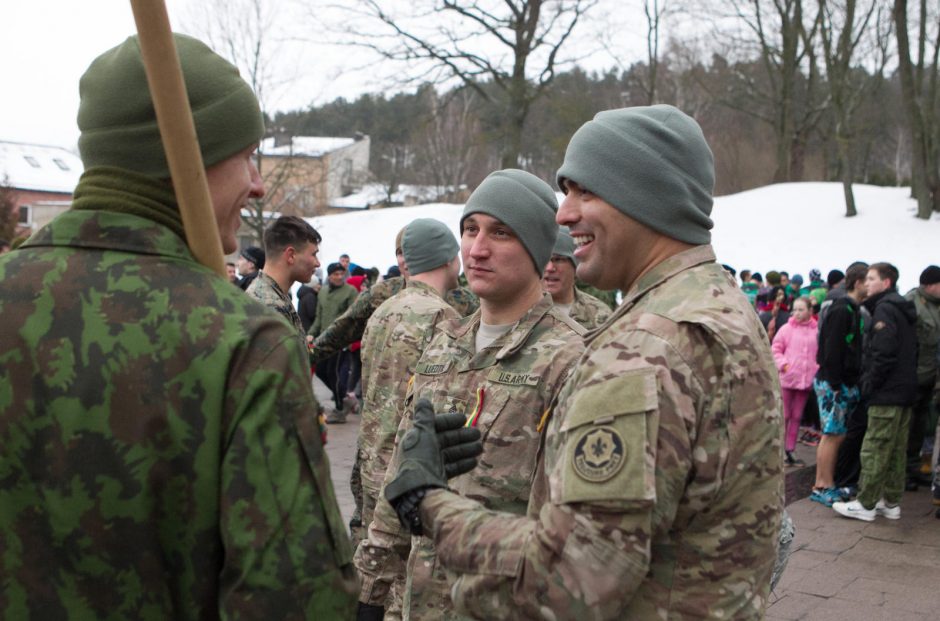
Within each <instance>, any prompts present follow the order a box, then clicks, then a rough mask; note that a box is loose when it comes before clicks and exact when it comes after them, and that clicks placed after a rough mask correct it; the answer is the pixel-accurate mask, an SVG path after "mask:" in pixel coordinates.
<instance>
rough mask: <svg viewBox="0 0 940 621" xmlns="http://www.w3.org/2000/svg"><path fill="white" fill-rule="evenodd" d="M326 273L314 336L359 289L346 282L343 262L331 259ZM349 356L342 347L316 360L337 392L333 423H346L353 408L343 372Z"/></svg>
mask: <svg viewBox="0 0 940 621" xmlns="http://www.w3.org/2000/svg"><path fill="white" fill-rule="evenodd" d="M326 273H327V282H326V284H325V285H324V286H323V287H321V288H320V292H319V293H318V294H317V316H316V318H314V320H313V325H311V326H310V330H309V331H308V333H309V334H310V335H311V336H312V337H313V338H314V339H316V337H317V336H319V334H320V332H322V331H323V329H324V328H325V327H326V326H328V325H330V323H332V322H333V320H334V319H336V318H337V317H339V316H340V315H342V314H343V313H344V312H346V309H348V308H349V307H350V306H351V305H352V303H353V300H355V299H356V295H357V293H358V292H357V291H356V288H355V287H353V286H352V285H349V284H347V283H346V268H345V267H343V265H342V264H341V263H330V264H329V265H328V266H327V268H326ZM348 356H349V351H348V350H347V349H345V348H340V349H339V350H338V351H337V352H336V353H334V354H333V355H332V356H330V357H329V358H319V359H318V360H317V361H316V362H315V364H316V365H317V368H316V374H317V377H319V378H320V379H321V380H322V381H323V383H324V384H326V387H327V388H329V389H330V392H331V393H332V395H333V410H332V411H331V412H330V413H329V414H327V416H326V422H328V423H330V424H343V423H345V422H346V414H347V413H348V411H349V410H350V400H349V399H348V398H347V396H346V378H345V377H343V376H342V373H341V371H342V370H343V369H347V370H348V368H349V367H348V366H347V362H346V360H345V358H346V357H348Z"/></svg>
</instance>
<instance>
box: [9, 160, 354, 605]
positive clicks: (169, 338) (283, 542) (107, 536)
mask: <svg viewBox="0 0 940 621" xmlns="http://www.w3.org/2000/svg"><path fill="white" fill-rule="evenodd" d="M86 174H87V173H86ZM169 192H170V196H172V191H171V190H170V191H169ZM76 196H77V194H76ZM0 281H2V282H3V287H2V288H0V315H2V317H3V329H2V330H0V447H2V450H0V480H2V482H3V483H2V485H0V551H2V552H0V575H2V576H3V579H2V580H0V617H3V618H7V619H27V618H33V619H50V618H74V619H105V618H108V619H196V618H218V617H220V616H221V617H223V618H234V617H248V618H258V619H260V618H269V619H287V618H290V619H311V618H318V619H337V618H344V617H345V618H349V617H350V616H351V615H352V614H353V606H354V604H355V592H356V580H355V576H354V574H353V571H352V566H351V564H350V560H351V556H352V554H351V550H350V546H349V541H348V538H347V535H346V533H345V530H344V527H343V523H342V520H341V517H340V514H339V509H338V507H337V505H336V500H335V497H334V494H333V487H332V484H331V482H330V475H329V464H328V462H327V457H326V455H325V454H324V451H323V446H322V445H321V442H320V436H319V433H318V430H317V425H316V419H315V417H314V416H312V415H311V412H312V411H314V407H313V405H312V404H313V395H312V393H311V387H310V382H309V374H308V372H307V371H306V368H305V364H304V362H303V352H302V350H301V348H300V345H299V344H298V341H297V336H296V334H294V333H293V332H292V331H291V330H290V329H289V328H288V327H287V326H286V325H284V322H283V321H282V320H281V319H279V318H277V317H276V316H275V315H274V314H273V313H272V312H271V311H270V310H268V309H266V308H264V307H263V306H261V305H260V304H258V303H257V302H255V301H254V300H251V299H250V298H248V296H246V295H245V294H244V292H242V291H240V290H239V289H237V288H235V287H232V286H231V284H229V283H228V282H227V281H226V280H224V279H222V278H219V277H218V276H217V275H215V274H213V273H212V272H211V271H210V270H208V269H206V268H204V267H202V266H200V265H199V264H197V263H196V262H195V260H194V259H193V257H192V255H191V254H190V252H189V250H188V249H187V247H186V244H185V243H184V241H183V240H182V239H181V238H180V237H178V236H177V235H175V234H174V233H172V232H171V231H170V230H169V229H168V228H166V227H164V226H162V225H158V224H156V223H155V222H153V221H151V220H149V219H145V218H142V217H138V216H135V215H130V214H124V213H115V212H109V211H100V210H89V211H80V210H79V211H77V210H74V209H73V210H70V211H68V212H66V213H65V214H63V215H62V216H59V217H58V218H57V219H55V220H54V221H53V222H52V223H50V224H49V225H47V226H46V227H44V228H43V229H41V230H40V231H39V232H38V233H37V234H36V235H34V236H33V237H32V238H30V239H29V240H28V241H27V242H26V243H25V244H24V245H23V246H22V247H21V248H20V249H18V250H16V251H14V252H11V253H9V254H7V255H5V256H3V257H0Z"/></svg>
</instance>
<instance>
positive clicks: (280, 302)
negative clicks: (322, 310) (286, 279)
mask: <svg viewBox="0 0 940 621" xmlns="http://www.w3.org/2000/svg"><path fill="white" fill-rule="evenodd" d="M245 293H247V294H248V295H249V297H251V298H253V299H255V300H258V301H259V302H261V303H262V304H264V305H265V306H267V307H268V308H270V309H273V310H275V311H277V312H278V313H279V314H280V315H281V316H282V317H284V319H286V320H287V323H289V324H290V325H291V326H293V328H294V330H296V331H297V334H299V335H300V339H301V341H302V342H303V345H304V349H306V347H307V332H306V330H304V324H303V322H302V321H301V320H300V315H298V314H297V309H295V308H294V302H293V300H291V299H290V295H289V294H287V293H285V292H284V291H282V290H281V287H280V286H279V285H278V284H277V282H275V280H274V279H273V278H271V277H270V276H268V275H267V274H265V273H264V271H263V270H262V271H261V272H259V273H258V277H257V278H255V279H254V280H253V281H251V284H250V285H248V289H246V290H245Z"/></svg>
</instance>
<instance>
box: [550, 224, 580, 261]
mask: <svg viewBox="0 0 940 621" xmlns="http://www.w3.org/2000/svg"><path fill="white" fill-rule="evenodd" d="M552 255H559V256H562V257H565V258H568V259H571V262H572V263H573V264H574V266H575V267H577V266H578V260H577V259H575V258H574V238H573V237H571V233H570V232H569V230H568V227H567V226H562V227H558V239H556V240H555V247H554V248H552Z"/></svg>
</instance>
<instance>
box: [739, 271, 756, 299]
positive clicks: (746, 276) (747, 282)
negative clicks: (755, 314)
mask: <svg viewBox="0 0 940 621" xmlns="http://www.w3.org/2000/svg"><path fill="white" fill-rule="evenodd" d="M757 276H758V281H755V280H754V277H753V276H752V275H751V270H741V292H742V293H743V294H744V295H745V297H747V301H748V302H750V304H751V306H753V307H754V308H757V293H758V291H759V290H760V284H759V279H760V274H758V275H757Z"/></svg>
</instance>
